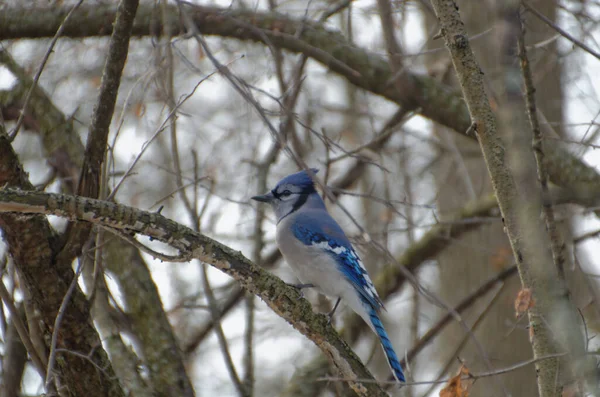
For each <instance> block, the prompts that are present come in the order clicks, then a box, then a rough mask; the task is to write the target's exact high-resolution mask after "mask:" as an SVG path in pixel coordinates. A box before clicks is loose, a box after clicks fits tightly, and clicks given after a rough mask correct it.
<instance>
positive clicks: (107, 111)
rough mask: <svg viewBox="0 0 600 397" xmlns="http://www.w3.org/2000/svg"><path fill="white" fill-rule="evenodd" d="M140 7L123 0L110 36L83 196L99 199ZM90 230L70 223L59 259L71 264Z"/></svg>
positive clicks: (86, 159)
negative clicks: (122, 78) (109, 140)
mask: <svg viewBox="0 0 600 397" xmlns="http://www.w3.org/2000/svg"><path fill="white" fill-rule="evenodd" d="M137 7H138V0H122V1H121V2H120V3H119V7H118V9H117V13H116V16H115V22H114V26H115V28H114V30H113V32H112V35H111V37H110V44H109V47H108V54H107V57H106V63H105V65H104V71H103V73H102V81H101V83H100V93H99V94H98V101H97V102H96V107H95V108H94V114H93V115H92V124H91V126H90V132H89V135H88V140H87V145H86V148H85V157H84V160H83V166H82V168H81V174H80V177H79V185H78V187H77V194H80V195H82V196H86V197H93V198H98V193H99V191H100V176H101V174H102V163H103V161H104V156H105V152H106V143H107V139H108V132H109V127H110V122H111V120H112V116H113V112H114V110H115V103H116V101H117V94H118V92H119V85H120V84H121V75H122V73H123V68H124V67H125V61H126V60H127V53H128V51H129V38H130V37H131V29H132V27H133V20H134V18H135V13H136V10H137ZM90 232H91V227H90V225H88V224H72V225H70V226H69V228H68V229H67V232H66V236H67V241H66V243H65V245H64V247H63V249H62V251H61V253H60V254H59V260H61V261H65V262H69V263H70V262H71V261H72V260H73V259H74V258H75V257H76V256H78V255H79V253H80V252H81V248H82V247H83V244H84V243H85V242H86V241H87V239H88V237H89V235H90Z"/></svg>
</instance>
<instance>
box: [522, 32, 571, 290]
mask: <svg viewBox="0 0 600 397" xmlns="http://www.w3.org/2000/svg"><path fill="white" fill-rule="evenodd" d="M519 25H520V26H519V27H520V32H519V34H518V39H517V41H518V47H519V58H520V59H521V70H522V71H523V80H524V81H525V103H526V105H527V112H528V114H529V122H530V124H531V130H532V132H533V140H532V145H533V154H534V156H535V162H536V164H537V172H538V177H539V180H540V186H541V189H542V195H543V196H544V197H548V196H549V193H548V172H547V169H546V164H545V163H544V134H543V133H542V130H541V129H540V123H539V120H538V117H537V106H536V102H535V86H534V83H533V75H532V73H531V68H530V67H529V59H528V58H527V48H526V46H525V28H524V27H523V24H522V23H520V24H519ZM542 211H543V215H544V220H545V222H546V230H547V231H548V234H549V236H550V243H551V244H550V249H551V250H552V257H553V259H554V266H556V268H557V269H558V276H559V277H560V278H561V280H562V282H563V283H564V282H565V244H564V242H563V239H562V236H561V235H560V233H559V231H558V228H557V227H556V221H555V219H554V208H553V206H552V202H551V201H550V200H544V205H543V206H542Z"/></svg>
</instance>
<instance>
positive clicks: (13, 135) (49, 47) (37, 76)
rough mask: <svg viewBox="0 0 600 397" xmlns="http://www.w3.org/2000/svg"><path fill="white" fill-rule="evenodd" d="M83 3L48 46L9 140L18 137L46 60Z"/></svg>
mask: <svg viewBox="0 0 600 397" xmlns="http://www.w3.org/2000/svg"><path fill="white" fill-rule="evenodd" d="M81 3H83V0H79V1H78V2H77V4H75V5H74V6H73V7H72V8H71V10H70V11H69V13H68V14H67V16H66V17H65V19H64V20H63V22H62V23H61V24H60V26H59V27H58V30H57V31H56V34H55V35H54V37H53V38H52V41H51V42H50V45H49V46H48V50H47V51H46V54H45V55H44V58H43V59H42V63H41V64H40V66H39V67H38V70H37V72H36V73H35V76H34V77H33V82H32V84H31V86H30V87H29V90H28V91H27V95H26V96H25V101H24V102H23V107H22V108H21V114H20V115H19V118H18V119H17V123H16V125H15V128H13V130H12V131H11V132H10V136H9V140H10V141H11V142H12V141H13V140H14V139H15V138H16V137H17V134H18V133H19V130H20V129H21V125H23V121H24V120H25V113H26V112H27V106H28V105H29V101H30V100H31V94H32V93H33V91H34V90H35V88H36V86H37V83H38V81H39V80H40V77H41V75H42V71H43V70H44V67H45V66H46V62H48V58H50V54H52V51H53V50H54V46H55V45H56V42H57V41H58V38H59V37H60V35H61V34H62V32H63V30H64V29H65V26H66V25H67V21H68V20H69V19H70V18H71V15H73V13H74V12H75V10H77V8H79V6H80V5H81Z"/></svg>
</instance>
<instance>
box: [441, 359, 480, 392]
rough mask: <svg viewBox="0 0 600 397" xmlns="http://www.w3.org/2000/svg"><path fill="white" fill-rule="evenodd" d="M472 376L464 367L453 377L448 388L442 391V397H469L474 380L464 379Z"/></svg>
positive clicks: (447, 385)
mask: <svg viewBox="0 0 600 397" xmlns="http://www.w3.org/2000/svg"><path fill="white" fill-rule="evenodd" d="M469 375H470V372H469V369H468V368H467V367H465V366H464V365H462V366H461V367H460V370H459V371H458V374H456V376H454V377H452V378H451V379H450V380H449V381H448V384H446V387H444V388H443V389H442V390H440V397H468V395H469V389H471V386H473V381H474V379H464V378H466V377H468V376H469Z"/></svg>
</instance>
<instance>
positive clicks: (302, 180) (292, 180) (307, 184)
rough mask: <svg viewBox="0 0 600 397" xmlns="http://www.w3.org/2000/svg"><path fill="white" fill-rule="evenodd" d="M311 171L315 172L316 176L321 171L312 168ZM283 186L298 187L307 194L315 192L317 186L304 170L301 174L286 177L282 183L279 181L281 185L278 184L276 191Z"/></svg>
mask: <svg viewBox="0 0 600 397" xmlns="http://www.w3.org/2000/svg"><path fill="white" fill-rule="evenodd" d="M310 170H311V171H312V172H314V173H315V174H316V173H317V172H319V170H318V169H317V168H311V169H310ZM281 185H294V186H298V187H300V188H301V189H302V190H303V191H306V192H309V191H314V190H315V186H314V183H313V180H312V178H311V177H310V175H308V173H307V172H306V171H305V170H302V171H300V172H296V173H295V174H291V175H288V176H286V177H285V178H283V179H282V180H281V181H279V183H278V184H277V186H276V187H275V189H277V187H278V186H281Z"/></svg>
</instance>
